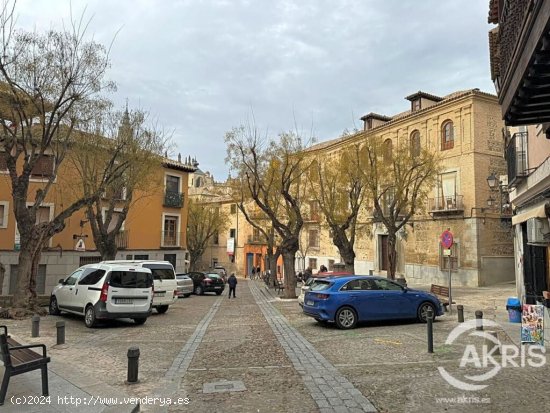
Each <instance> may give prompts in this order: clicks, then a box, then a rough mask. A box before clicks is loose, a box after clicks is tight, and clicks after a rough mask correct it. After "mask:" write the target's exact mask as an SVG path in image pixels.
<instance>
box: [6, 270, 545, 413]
mask: <svg viewBox="0 0 550 413" xmlns="http://www.w3.org/2000/svg"><path fill="white" fill-rule="evenodd" d="M491 291H493V293H492V294H493V295H494V298H492V296H490V295H489V294H484V293H483V291H481V292H480V293H479V294H477V295H476V294H470V295H469V296H468V295H465V293H467V291H466V290H465V291H464V292H463V294H462V295H461V292H460V290H457V302H460V303H462V302H464V303H465V307H466V313H465V314H466V318H467V319H468V318H470V319H471V318H472V315H471V314H472V313H473V311H474V309H477V308H481V309H483V310H484V311H486V312H487V314H488V318H489V319H493V320H495V321H498V322H499V323H501V324H503V325H505V324H506V320H505V319H506V317H505V316H506V313H505V312H504V311H503V308H502V307H503V300H502V299H501V298H500V295H506V294H508V292H509V287H504V288H503V289H501V290H499V289H493V290H491ZM468 300H470V301H468ZM466 303H468V304H466ZM491 310H492V311H493V313H492V314H491ZM58 320H64V321H65V322H66V324H67V341H66V344H65V345H62V346H55V322H56V321H58ZM5 323H6V324H7V325H8V328H9V329H10V333H11V334H12V335H14V336H15V337H18V338H20V339H21V341H24V342H29V343H45V344H46V345H47V346H48V352H49V354H51V357H52V360H53V361H52V363H51V367H50V370H51V372H52V374H53V373H55V374H57V375H59V376H62V377H64V378H65V379H67V380H69V381H70V382H71V383H73V384H75V385H76V386H77V387H78V388H80V389H82V390H83V391H85V392H87V393H89V394H93V395H97V396H100V397H119V398H120V397H123V396H125V395H127V396H136V397H141V398H142V397H146V396H151V397H163V398H166V397H170V398H172V399H175V398H178V397H179V398H185V397H188V398H189V404H180V405H173V406H161V405H160V404H159V403H156V404H155V405H152V404H147V403H142V404H141V406H140V409H141V411H145V412H147V411H149V412H156V411H159V412H161V411H162V412H185V411H197V412H282V411H284V412H359V411H365V412H374V411H378V412H388V413H389V412H391V413H395V412H439V411H449V412H474V411H484V412H517V411H523V410H525V409H527V408H536V407H537V406H544V405H546V404H547V403H548V402H550V396H545V393H540V394H539V396H538V398H537V400H532V401H530V400H526V396H525V395H528V394H529V393H530V389H532V388H534V387H535V386H537V387H539V386H545V385H546V384H549V382H550V379H548V378H547V374H546V373H547V372H548V368H547V367H546V366H544V367H542V368H534V367H529V368H509V369H502V370H501V371H500V372H499V373H498V375H496V376H495V377H494V378H492V379H490V380H488V381H487V382H486V384H489V386H488V387H487V388H486V389H484V390H481V391H475V392H467V391H466V392H465V391H463V390H459V389H456V388H454V387H452V386H451V385H449V384H448V383H447V382H446V381H445V380H444V379H443V378H442V377H441V375H440V373H439V371H438V367H440V366H442V367H444V368H445V369H446V370H447V371H448V372H449V373H450V374H451V375H456V376H457V377H464V375H465V374H476V371H475V369H474V368H473V367H472V366H468V368H459V366H458V365H459V360H460V359H461V357H462V354H463V351H464V347H465V345H466V344H468V343H471V342H475V340H476V338H472V337H463V338H462V339H461V340H459V341H457V342H455V343H453V344H451V345H445V344H444V342H445V339H446V337H447V335H448V334H449V332H450V331H451V330H452V329H453V328H454V327H456V325H457V324H458V323H457V321H456V315H455V314H453V315H445V316H443V317H441V318H440V319H439V320H438V321H437V322H436V323H435V324H434V343H435V353H434V354H428V353H427V348H426V326H425V325H424V324H419V323H414V322H392V323H376V324H366V325H360V326H359V327H358V328H356V329H354V330H349V331H342V330H338V329H337V328H335V327H333V326H328V327H324V326H321V325H319V324H317V323H316V322H315V321H314V320H313V319H311V318H309V317H305V316H304V315H303V314H302V312H301V309H300V307H299V306H298V304H297V302H296V300H282V299H280V298H278V297H277V296H276V294H274V292H273V291H272V290H267V288H266V287H265V285H264V284H263V283H261V282H258V281H247V280H241V281H240V283H239V286H238V288H237V298H236V299H230V300H229V299H227V295H225V294H224V295H222V296H219V297H218V296H215V295H205V296H202V297H197V296H192V297H190V298H188V299H183V300H180V301H179V302H178V303H177V304H175V305H174V306H173V307H172V308H171V309H170V310H169V311H168V312H167V313H166V314H164V315H160V314H154V315H153V316H152V317H150V319H149V320H148V321H147V323H146V324H145V325H143V326H135V325H134V324H132V323H130V322H128V323H126V322H124V321H119V322H115V323H109V324H105V325H103V326H100V327H99V328H97V329H87V328H86V327H85V326H84V323H83V322H82V319H80V318H78V317H73V316H68V315H65V316H63V317H52V316H48V317H45V318H43V319H42V322H41V336H40V337H39V338H30V320H21V321H14V320H5ZM515 328H519V327H517V325H516V326H513V325H510V324H508V325H507V327H506V328H505V329H504V330H499V331H498V335H499V338H500V340H501V342H502V343H508V344H511V343H515V344H517V341H518V340H517V338H518V337H517V336H515V333H514V331H515V330H514V329H515ZM518 331H519V330H518ZM131 346H138V347H139V348H140V353H141V356H140V372H139V377H140V382H139V383H138V384H134V385H127V384H125V383H124V380H125V379H126V363H127V359H126V352H127V349H128V348H129V347H131ZM24 376H25V375H23V376H19V377H16V378H14V380H13V383H16V382H17V381H16V380H17V379H20V378H21V379H23V378H24ZM21 379H20V380H21ZM512 383H513V385H512ZM10 386H11V385H10ZM52 394H53V389H52ZM9 397H10V393H9V392H8V399H9ZM4 407H7V408H8V410H6V411H8V412H24V411H27V410H25V409H23V408H22V406H9V405H8V404H7V405H6V406H4ZM539 410H540V409H539ZM69 411H70V410H69ZM83 411H88V410H83ZM89 411H102V410H101V409H95V410H94V409H90V410H89Z"/></svg>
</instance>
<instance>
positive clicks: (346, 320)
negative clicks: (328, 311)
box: [334, 307, 357, 330]
mask: <svg viewBox="0 0 550 413" xmlns="http://www.w3.org/2000/svg"><path fill="white" fill-rule="evenodd" d="M334 321H335V322H336V325H337V326H338V328H341V329H342V330H347V329H350V328H353V327H355V325H356V324H357V314H356V313H355V311H354V310H353V308H351V307H342V308H340V309H339V310H338V311H337V312H336V317H335V318H334Z"/></svg>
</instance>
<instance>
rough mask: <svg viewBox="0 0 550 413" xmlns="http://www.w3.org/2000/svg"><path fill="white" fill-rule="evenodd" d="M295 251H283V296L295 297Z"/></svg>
mask: <svg viewBox="0 0 550 413" xmlns="http://www.w3.org/2000/svg"><path fill="white" fill-rule="evenodd" d="M295 260H296V251H283V266H284V277H285V281H284V286H285V290H284V293H283V298H296V272H295V267H294V262H295Z"/></svg>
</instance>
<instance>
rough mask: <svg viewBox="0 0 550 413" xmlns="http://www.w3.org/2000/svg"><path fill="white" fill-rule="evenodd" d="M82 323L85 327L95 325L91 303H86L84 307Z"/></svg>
mask: <svg viewBox="0 0 550 413" xmlns="http://www.w3.org/2000/svg"><path fill="white" fill-rule="evenodd" d="M84 324H86V327H88V328H92V327H94V326H95V325H96V318H95V310H94V306H93V305H91V304H90V305H88V307H86V312H85V313H84Z"/></svg>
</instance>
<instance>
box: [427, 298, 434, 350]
mask: <svg viewBox="0 0 550 413" xmlns="http://www.w3.org/2000/svg"><path fill="white" fill-rule="evenodd" d="M426 322H427V323H428V353H433V352H434V333H433V322H434V313H433V310H432V309H431V308H429V309H428V311H427V312H426Z"/></svg>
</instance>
